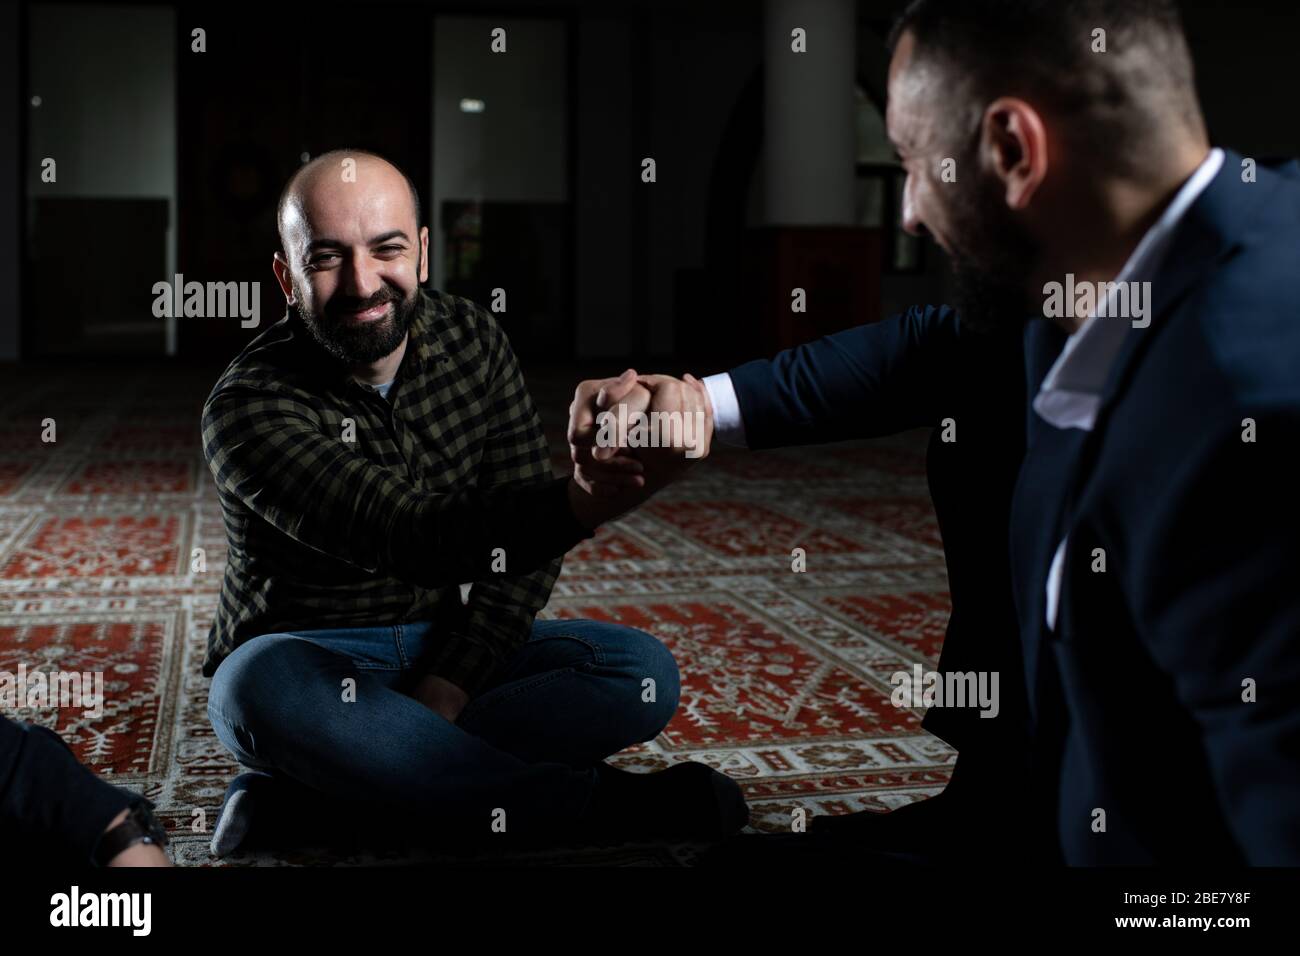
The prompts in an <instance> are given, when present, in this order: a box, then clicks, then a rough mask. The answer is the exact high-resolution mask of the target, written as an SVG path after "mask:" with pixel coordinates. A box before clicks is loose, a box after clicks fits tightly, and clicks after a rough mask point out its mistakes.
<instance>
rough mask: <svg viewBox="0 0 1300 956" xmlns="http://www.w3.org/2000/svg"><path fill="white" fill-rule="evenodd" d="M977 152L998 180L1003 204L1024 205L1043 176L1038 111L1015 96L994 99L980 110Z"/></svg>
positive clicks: (1042, 133)
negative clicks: (1003, 194)
mask: <svg viewBox="0 0 1300 956" xmlns="http://www.w3.org/2000/svg"><path fill="white" fill-rule="evenodd" d="M980 152H981V154H982V156H983V159H984V162H985V164H986V165H987V167H988V169H989V170H990V171H992V173H993V174H994V175H995V176H997V177H998V178H999V179H1000V180H1002V183H1003V185H1004V186H1005V188H1006V199H1007V206H1008V207H1009V208H1011V209H1024V208H1025V207H1026V206H1028V205H1029V203H1030V201H1031V200H1032V199H1033V197H1034V194H1035V193H1036V192H1037V191H1038V188H1039V187H1040V186H1041V185H1042V184H1043V180H1045V179H1046V178H1047V167H1048V160H1047V128H1046V127H1045V126H1044V125H1043V118H1042V116H1041V115H1040V114H1039V113H1038V111H1037V110H1035V109H1034V108H1033V107H1032V106H1030V105H1029V104H1028V103H1026V102H1025V101H1024V100H1021V99H1016V98H1015V97H1007V96H1004V97H1002V98H1001V99H997V100H994V101H993V102H992V103H990V104H989V106H988V109H986V110H985V111H984V120H983V123H982V124H981V126H980Z"/></svg>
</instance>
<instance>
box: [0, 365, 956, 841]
mask: <svg viewBox="0 0 1300 956" xmlns="http://www.w3.org/2000/svg"><path fill="white" fill-rule="evenodd" d="M214 379H215V372H212V373H208V372H204V373H195V372H189V371H186V370H183V369H173V370H165V371H162V372H159V371H158V370H156V369H150V370H148V371H147V372H142V373H140V374H138V375H134V374H123V373H122V372H120V371H118V372H113V371H109V370H108V369H106V368H105V369H101V370H78V371H76V372H75V373H74V372H66V373H59V374H50V373H47V372H40V373H37V372H31V371H23V370H17V371H14V370H9V371H6V373H5V376H4V379H3V381H2V382H0V671H7V672H9V673H16V672H17V671H18V668H19V666H20V665H25V667H26V668H27V670H28V672H29V673H30V672H32V671H35V670H47V671H48V670H53V669H58V670H60V671H64V672H69V671H78V672H101V673H102V674H103V675H104V691H105V698H106V699H105V702H104V705H103V712H102V714H100V715H99V716H97V717H92V716H89V715H87V714H85V713H84V712H82V711H79V710H55V709H42V710H37V709H28V708H20V709H19V711H18V713H17V714H13V713H7V714H6V716H9V717H15V716H16V717H17V718H18V719H23V720H32V721H35V722H38V723H42V724H44V725H46V726H50V727H54V728H56V729H57V730H58V731H59V732H60V733H61V734H62V735H63V737H64V739H65V740H67V741H68V742H69V744H70V745H71V746H72V747H73V749H74V751H75V752H76V753H77V755H78V757H79V758H80V759H81V760H82V761H83V762H85V763H86V764H87V765H88V766H90V767H92V768H93V769H95V770H96V771H97V772H99V773H101V774H103V775H104V776H105V777H106V778H107V779H110V780H112V781H113V782H115V783H117V784H118V785H120V786H124V787H127V788H129V789H131V790H134V791H137V792H141V793H143V794H145V795H146V796H148V797H149V798H150V799H151V800H153V801H154V802H155V804H157V806H158V808H159V810H160V813H161V815H162V817H163V819H164V821H165V823H166V824H167V826H168V828H169V830H170V832H171V833H172V834H173V845H174V848H175V855H176V858H177V861H178V862H179V863H181V864H186V865H214V864H218V863H221V862H224V863H225V864H226V865H229V864H235V865H248V864H256V865H296V864H314V865H346V864H354V863H400V862H406V861H408V860H412V859H419V857H418V856H412V855H407V854H402V853H397V852H394V851H384V852H376V853H373V854H362V853H357V852H351V851H349V852H346V853H340V852H331V851H329V850H319V851H314V850H313V851H306V850H304V851H302V852H297V853H279V854H269V853H264V854H255V855H254V854H249V855H244V856H240V857H235V858H232V859H230V860H227V861H215V860H213V859H212V858H211V857H210V856H209V855H208V852H207V842H208V832H207V831H209V830H210V828H211V825H212V823H213V822H214V820H215V816H216V813H217V810H218V808H219V806H220V802H221V797H222V794H223V793H224V790H225V786H226V784H227V783H228V782H229V780H230V779H231V778H232V777H233V776H234V774H235V773H236V765H235V763H234V761H233V760H232V759H231V758H230V756H229V754H227V752H226V751H225V749H224V748H223V747H222V746H221V744H220V743H219V742H218V741H217V740H216V739H215V737H214V736H213V734H212V730H211V727H210V726H209V724H208V719H207V709H206V708H207V691H208V683H209V682H208V681H207V680H206V679H204V678H203V677H202V676H201V675H200V673H199V666H200V662H201V660H202V657H203V648H204V641H205V638H206V635H207V631H208V626H209V624H210V623H211V620H212V616H213V613H214V608H215V602H216V596H217V592H218V589H219V586H220V580H221V573H222V569H223V565H224V560H225V535H224V529H223V527H222V522H221V514H220V509H219V507H218V504H217V501H216V497H215V493H214V489H213V488H212V484H211V480H210V478H209V477H208V473H207V470H206V468H205V467H204V465H203V463H202V459H201V457H200V454H199V448H198V416H199V410H200V407H201V404H202V399H203V396H204V395H205V394H206V392H207V389H208V387H209V385H210V383H211V381H213V380H214ZM531 385H532V388H533V391H534V394H535V396H537V398H538V402H539V405H540V406H541V408H542V410H543V418H544V419H545V420H546V422H547V431H548V434H549V435H550V437H551V440H552V445H553V448H554V452H555V459H556V463H557V467H562V466H563V464H565V463H567V457H566V455H565V449H564V447H563V439H562V423H563V416H564V414H565V406H566V405H567V402H568V400H569V398H570V397H571V395H572V383H571V382H568V381H567V380H556V381H555V382H554V383H553V384H552V382H551V381H550V380H547V379H538V380H534V381H533V382H531ZM49 419H53V420H54V423H55V427H56V432H55V437H56V440H55V441H53V442H46V441H42V434H43V432H45V430H46V428H47V423H48V420H49ZM796 549H802V550H801V551H800V552H796ZM796 553H799V554H801V556H802V557H801V560H802V561H803V562H804V567H805V570H802V571H796V570H794V562H795V559H794V557H793V555H794V554H796ZM947 613H948V597H947V584H946V578H945V575H944V568H943V555H942V550H941V548H940V543H939V538H938V530H937V527H936V525H935V522H934V517H933V513H932V511H931V509H930V505H929V500H928V495H927V491H926V483H925V476H924V436H920V435H915V434H914V435H908V436H900V437H899V438H898V439H892V440H888V441H884V442H874V443H855V444H853V445H840V446H834V447H827V448H816V449H792V450H786V451H780V452H766V453H759V454H751V453H745V452H739V451H733V450H720V451H719V452H718V453H717V454H716V455H715V456H714V458H712V459H711V460H710V461H709V462H707V463H704V464H702V465H701V466H699V467H697V468H696V469H694V471H693V472H692V474H691V475H690V476H689V478H688V479H687V480H685V481H683V482H682V483H680V484H679V485H677V486H675V487H673V488H671V489H669V491H668V492H666V493H665V494H664V495H663V496H661V497H660V498H659V499H657V500H656V501H654V502H653V503H651V504H650V505H649V506H648V507H646V508H644V509H642V510H640V511H638V512H636V513H634V514H632V515H629V516H628V517H626V518H625V519H623V520H622V521H620V522H619V523H617V524H615V525H613V526H610V527H607V528H604V529H602V530H601V531H600V533H599V534H598V535H597V536H596V537H595V538H594V539H593V540H591V541H588V542H586V543H584V544H583V545H582V546H581V547H579V548H577V549H576V550H575V551H574V552H572V553H571V554H570V555H569V557H568V558H567V559H566V562H565V569H564V573H563V575H562V576H561V578H560V580H559V582H558V583H557V584H556V587H555V590H554V593H553V596H552V599H551V602H550V604H549V605H548V606H547V608H546V609H545V610H544V611H543V612H542V617H545V618H563V617H592V618H600V619H603V620H611V621H620V622H623V623H627V624H631V625H634V626H637V627H640V628H643V629H645V630H647V631H649V632H650V633H652V634H654V635H655V636H657V637H658V638H659V639H660V640H662V641H664V642H665V643H666V644H667V645H668V646H669V647H670V648H671V649H672V651H673V653H674V655H675V656H676V658H677V661H678V664H679V667H680V669H681V673H682V679H683V688H682V695H681V704H680V707H679V710H678V713H677V715H676V717H675V718H674V719H673V721H672V723H671V724H670V725H669V726H668V728H667V729H666V730H665V731H664V732H663V733H662V734H661V735H660V736H659V737H658V738H657V739H656V740H654V741H651V742H649V743H646V744H642V745H640V746H638V747H635V748H632V749H629V750H627V751H624V752H623V753H621V754H619V755H617V756H616V757H614V758H612V761H613V762H614V763H616V764H618V765H620V766H623V767H626V768H628V769H634V770H635V769H642V770H654V769H660V768H662V767H665V766H667V765H669V764H672V763H674V762H678V761H683V760H695V761H701V762H704V763H707V764H709V765H711V766H713V767H716V768H718V769H719V770H722V771H724V772H726V773H728V774H730V775H731V776H732V777H734V778H735V779H736V780H738V781H739V782H740V784H741V786H742V787H743V788H744V790H745V793H746V796H747V798H748V800H749V802H750V806H751V809H752V815H753V816H752V822H753V827H754V828H756V829H759V830H767V831H780V830H783V829H784V830H787V831H788V829H789V827H790V821H791V815H792V811H793V810H794V809H795V808H803V809H804V810H805V811H806V812H807V813H808V814H809V815H813V814H826V813H846V812H850V811H855V810H862V809H871V810H885V809H890V808H893V807H896V806H899V805H902V804H905V803H908V802H911V801H913V800H917V799H921V798H923V797H925V796H927V795H930V794H933V793H935V792H937V791H938V790H940V789H942V787H943V785H944V783H945V782H946V780H947V777H948V774H949V770H950V764H951V761H952V760H953V757H954V755H953V752H952V750H951V749H950V748H948V747H947V746H946V745H945V744H943V743H942V742H941V741H939V740H938V739H936V738H934V737H932V736H930V735H929V734H927V733H925V732H924V731H923V730H922V729H921V727H920V716H921V713H920V712H919V711H912V710H907V709H898V708H895V707H893V706H892V705H891V704H890V702H889V693H890V690H891V686H890V683H889V677H890V675H891V674H893V673H895V672H897V671H899V670H908V671H910V670H911V668H912V665H913V664H916V663H921V664H924V665H926V666H931V665H933V664H934V663H935V661H936V659H937V655H938V651H939V647H940V644H941V641H942V637H943V631H944V627H945V625H946V621H947ZM584 852H585V854H586V855H585V856H584ZM692 852H693V851H692V850H691V849H690V848H673V847H670V848H653V847H650V848H638V847H626V848H620V849H607V850H602V851H599V852H597V851H575V853H576V855H574V856H572V857H570V858H567V860H568V861H569V862H584V861H589V862H600V863H628V864H636V863H674V862H683V861H687V860H689V859H690V857H691V854H692Z"/></svg>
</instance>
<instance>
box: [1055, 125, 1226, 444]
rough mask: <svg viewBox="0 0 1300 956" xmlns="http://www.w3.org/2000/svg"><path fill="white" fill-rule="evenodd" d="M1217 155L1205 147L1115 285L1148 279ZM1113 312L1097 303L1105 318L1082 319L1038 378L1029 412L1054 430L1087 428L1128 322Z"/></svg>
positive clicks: (1216, 165)
mask: <svg viewBox="0 0 1300 956" xmlns="http://www.w3.org/2000/svg"><path fill="white" fill-rule="evenodd" d="M1223 158H1224V157H1223V150H1221V149H1212V150H1210V155H1209V156H1207V157H1206V158H1205V161H1204V162H1202V163H1201V165H1200V166H1198V167H1197V168H1196V171H1195V172H1194V173H1192V175H1191V176H1190V177H1188V179H1187V182H1185V183H1183V185H1182V188H1181V189H1179V190H1178V193H1177V194H1176V195H1175V196H1174V198H1173V200H1172V201H1171V202H1170V203H1169V205H1168V207H1166V208H1165V211H1164V212H1163V213H1162V214H1161V216H1160V218H1159V219H1158V220H1156V223H1155V225H1153V226H1152V227H1151V228H1150V229H1148V230H1147V233H1146V235H1144V236H1143V237H1142V241H1141V242H1139V243H1138V244H1137V248H1136V249H1134V250H1133V254H1132V255H1131V256H1129V259H1128V262H1126V263H1125V264H1124V268H1123V269H1121V270H1120V273H1119V275H1118V276H1116V277H1115V283H1114V284H1115V285H1116V286H1118V285H1119V284H1120V283H1128V282H1150V281H1151V280H1152V279H1153V278H1154V276H1155V275H1156V273H1157V271H1158V270H1159V268H1160V265H1161V262H1162V261H1163V259H1164V256H1165V253H1167V252H1168V250H1169V245H1170V243H1171V242H1172V241H1173V237H1174V232H1175V230H1176V229H1177V228H1178V224H1179V222H1181V221H1182V218H1183V216H1184V215H1186V213H1187V210H1188V209H1190V208H1191V206H1192V203H1194V202H1195V201H1196V199H1197V197H1199V196H1200V195H1201V193H1202V192H1203V191H1204V190H1205V187H1206V186H1208V185H1209V184H1210V181H1211V180H1213V179H1214V177H1215V176H1216V175H1217V174H1218V172H1219V169H1220V168H1221V167H1222V166H1223ZM1148 305H1150V302H1149V301H1148ZM1114 311H1115V310H1114V308H1113V307H1111V308H1109V309H1106V310H1105V311H1103V310H1102V308H1101V307H1100V304H1099V307H1098V309H1097V312H1100V313H1101V314H1102V316H1103V317H1105V321H1100V322H1099V321H1097V318H1098V316H1097V315H1096V314H1094V315H1092V316H1090V317H1089V318H1087V319H1085V320H1084V322H1083V325H1082V326H1080V327H1079V328H1078V329H1077V330H1076V331H1075V332H1074V334H1073V335H1071V336H1070V337H1069V338H1068V339H1067V340H1066V342H1065V348H1063V349H1062V350H1061V354H1060V355H1059V356H1058V357H1057V359H1056V363H1055V364H1054V365H1053V366H1052V367H1051V369H1050V370H1049V371H1048V373H1047V377H1046V378H1044V379H1043V384H1042V387H1041V388H1040V389H1039V391H1038V394H1037V395H1036V396H1035V397H1034V411H1035V412H1037V413H1038V415H1039V416H1040V417H1041V418H1043V419H1044V420H1045V421H1047V422H1048V423H1049V424H1051V425H1054V426H1056V427H1057V428H1082V429H1084V430H1085V431H1091V430H1092V426H1093V424H1094V423H1095V422H1096V420H1097V412H1098V411H1099V409H1100V407H1101V392H1102V389H1103V388H1104V387H1105V385H1106V379H1107V378H1108V377H1109V375H1110V370H1111V366H1112V365H1113V364H1114V361H1115V356H1116V355H1118V354H1119V349H1120V346H1121V345H1122V344H1123V341H1124V336H1125V334H1126V333H1127V332H1128V329H1129V323H1128V322H1126V321H1124V320H1122V319H1121V318H1118V317H1116V318H1109V316H1113V315H1114Z"/></svg>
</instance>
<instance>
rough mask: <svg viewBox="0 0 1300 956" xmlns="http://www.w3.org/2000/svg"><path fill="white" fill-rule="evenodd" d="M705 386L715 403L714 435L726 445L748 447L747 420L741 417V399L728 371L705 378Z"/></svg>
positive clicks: (710, 398) (710, 399) (711, 400)
mask: <svg viewBox="0 0 1300 956" xmlns="http://www.w3.org/2000/svg"><path fill="white" fill-rule="evenodd" d="M704 388H705V390H706V391H708V393H709V401H710V402H712V403H713V437H714V438H716V439H718V441H720V442H722V443H723V444H725V445H738V446H739V447H741V448H744V447H746V444H745V422H744V420H743V419H742V418H741V417H740V400H739V399H738V398H736V386H735V385H733V384H732V382H731V376H730V375H728V374H727V373H726V372H720V373H719V374H717V375H710V376H708V377H706V378H705V379H704Z"/></svg>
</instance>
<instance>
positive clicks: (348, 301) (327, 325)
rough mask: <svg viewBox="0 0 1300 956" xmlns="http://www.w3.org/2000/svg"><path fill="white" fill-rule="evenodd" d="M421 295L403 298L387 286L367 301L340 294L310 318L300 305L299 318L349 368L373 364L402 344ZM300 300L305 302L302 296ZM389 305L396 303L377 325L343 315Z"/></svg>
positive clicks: (329, 351) (318, 340) (415, 293)
mask: <svg viewBox="0 0 1300 956" xmlns="http://www.w3.org/2000/svg"><path fill="white" fill-rule="evenodd" d="M418 295H419V292H418V291H415V292H412V293H411V294H410V295H408V296H407V297H406V298H405V299H403V298H402V297H401V295H400V293H399V292H398V291H397V290H396V289H393V288H392V287H390V286H384V287H383V288H382V289H380V290H379V291H378V292H376V293H375V294H374V295H372V296H371V297H370V298H368V299H365V300H361V299H355V298H349V297H347V296H340V295H336V296H334V298H332V299H330V300H329V302H327V303H325V308H324V309H322V310H321V311H320V312H319V313H318V314H316V315H308V314H307V312H306V310H305V309H303V308H302V306H298V315H299V317H300V318H301V319H302V321H303V324H304V325H306V326H307V329H308V331H310V332H311V335H312V338H314V339H315V340H316V341H317V342H319V343H320V345H321V347H322V348H323V349H325V351H327V352H328V353H329V354H330V355H332V356H334V357H335V358H336V359H339V360H340V361H342V362H344V363H346V364H348V365H369V364H370V363H371V362H378V361H379V360H380V359H381V358H383V357H384V356H386V355H390V354H392V352H393V350H394V349H395V348H397V347H398V346H399V345H401V344H402V339H404V338H406V333H407V332H408V331H409V330H410V328H411V322H412V320H413V318H414V316H415V310H416V306H417V297H418ZM297 298H298V301H299V302H302V301H304V300H303V297H302V295H301V294H299V295H298V296H297ZM385 302H391V303H393V307H392V310H391V311H390V312H389V314H388V315H386V316H384V317H383V318H382V319H379V320H378V321H375V322H356V321H354V320H350V319H348V318H346V317H345V316H344V314H343V313H345V312H362V311H365V310H366V309H373V308H374V307H375V306H377V305H383V304H384V303H385Z"/></svg>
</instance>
